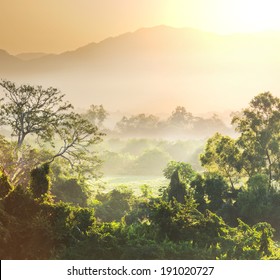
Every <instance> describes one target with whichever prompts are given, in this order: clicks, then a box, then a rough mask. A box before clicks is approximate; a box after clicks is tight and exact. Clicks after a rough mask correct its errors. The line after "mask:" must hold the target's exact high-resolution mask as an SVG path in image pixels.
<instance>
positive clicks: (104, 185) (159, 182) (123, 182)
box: [92, 176, 169, 195]
mask: <svg viewBox="0 0 280 280" xmlns="http://www.w3.org/2000/svg"><path fill="white" fill-rule="evenodd" d="M92 184H93V187H94V189H95V190H97V189H98V190H99V191H102V192H109V191H111V190H113V189H115V188H117V187H120V186H125V187H127V188H128V189H131V190H132V191H133V192H134V193H135V195H141V194H142V192H141V186H143V185H148V186H149V187H150V189H151V191H152V194H154V195H157V194H158V191H159V189H160V188H161V187H164V186H168V184H169V180H167V179H166V178H164V177H163V176H105V177H103V178H102V179H101V180H99V181H98V182H94V183H92Z"/></svg>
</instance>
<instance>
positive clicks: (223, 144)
mask: <svg viewBox="0 0 280 280" xmlns="http://www.w3.org/2000/svg"><path fill="white" fill-rule="evenodd" d="M200 161H201V164H202V166H204V167H205V168H206V169H207V170H208V171H210V172H215V173H218V174H220V175H221V176H223V177H225V178H227V179H228V181H229V183H230V185H231V188H232V190H234V184H235V183H236V182H237V181H238V179H239V178H240V171H241V165H240V161H241V155H240V151H239V149H238V147H237V145H236V142H235V140H234V139H232V138H230V137H229V136H223V135H221V134H220V133H216V134H215V135H214V136H213V137H211V138H209V139H208V141H207V144H206V147H205V150H204V152H203V153H202V154H201V155H200Z"/></svg>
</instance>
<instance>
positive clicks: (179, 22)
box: [165, 0, 280, 33]
mask: <svg viewBox="0 0 280 280" xmlns="http://www.w3.org/2000/svg"><path fill="white" fill-rule="evenodd" d="M166 1H168V0H166ZM165 3H168V5H166V6H165V19H166V21H167V24H170V25H173V26H175V27H195V28H198V29H203V30H207V31H214V32H217V33H235V32H238V33H240V32H246V33H248V32H259V31H264V30H280V12H279V11H280V1H279V0H211V1H209V0H196V1H192V0H190V1H189V0H173V1H172V2H171V1H168V2H165Z"/></svg>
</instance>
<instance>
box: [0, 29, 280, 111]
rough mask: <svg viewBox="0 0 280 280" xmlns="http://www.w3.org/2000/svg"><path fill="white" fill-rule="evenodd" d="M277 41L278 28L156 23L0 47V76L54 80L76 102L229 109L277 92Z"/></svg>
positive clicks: (120, 106) (148, 108) (132, 108)
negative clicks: (73, 43)
mask: <svg viewBox="0 0 280 280" xmlns="http://www.w3.org/2000/svg"><path fill="white" fill-rule="evenodd" d="M279 48H280V34H279V33H268V32H263V33H256V34H248V35H244V34H234V35H217V34H214V33H208V32H203V31H198V30H194V29H189V28H182V29H179V28H171V27H166V26H158V27H153V28H143V29H140V30H137V31H136V32H133V33H126V34H122V35H120V36H118V37H114V38H108V39H106V40H104V41H101V42H99V43H90V44H88V45H86V46H83V47H81V48H79V49H77V50H74V51H67V52H64V53H62V54H58V55H54V54H48V55H47V54H41V55H38V54H28V55H25V56H23V55H19V56H12V55H9V54H8V53H7V52H6V51H3V50H2V51H0V77H1V78H4V79H9V80H12V81H15V82H17V83H29V84H40V85H43V86H45V87H48V86H53V87H57V88H59V89H60V90H61V91H62V92H63V93H65V94H66V98H67V99H68V100H69V101H71V102H72V103H73V104H74V105H75V107H80V108H83V107H84V108H88V106H89V105H90V104H103V105H104V107H105V108H107V109H108V110H111V111H116V110H121V111H124V112H130V113H140V112H149V113H162V112H163V113H164V112H171V111H172V110H173V109H174V108H175V107H176V106H177V105H180V106H185V107H186V109H187V110H188V111H190V112H193V113H203V112H208V111H226V110H233V111H234V110H239V109H241V108H242V107H245V106H247V104H248V102H249V100H250V99H251V98H252V97H253V96H255V95H256V94H258V93H260V92H263V91H271V92H272V93H273V94H274V95H279V94H280V83H279V82H278V80H279V78H278V73H279V70H280V56H279V55H278V51H279Z"/></svg>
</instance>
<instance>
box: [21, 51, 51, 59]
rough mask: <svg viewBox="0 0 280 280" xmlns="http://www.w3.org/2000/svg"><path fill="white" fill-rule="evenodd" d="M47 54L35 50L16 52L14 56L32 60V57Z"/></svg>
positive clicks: (35, 57) (36, 57)
mask: <svg viewBox="0 0 280 280" xmlns="http://www.w3.org/2000/svg"><path fill="white" fill-rule="evenodd" d="M46 55H48V54H46V53H41V52H36V53H20V54H17V55H16V57H17V58H19V59H21V60H32V59H38V58H41V57H44V56H46Z"/></svg>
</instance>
